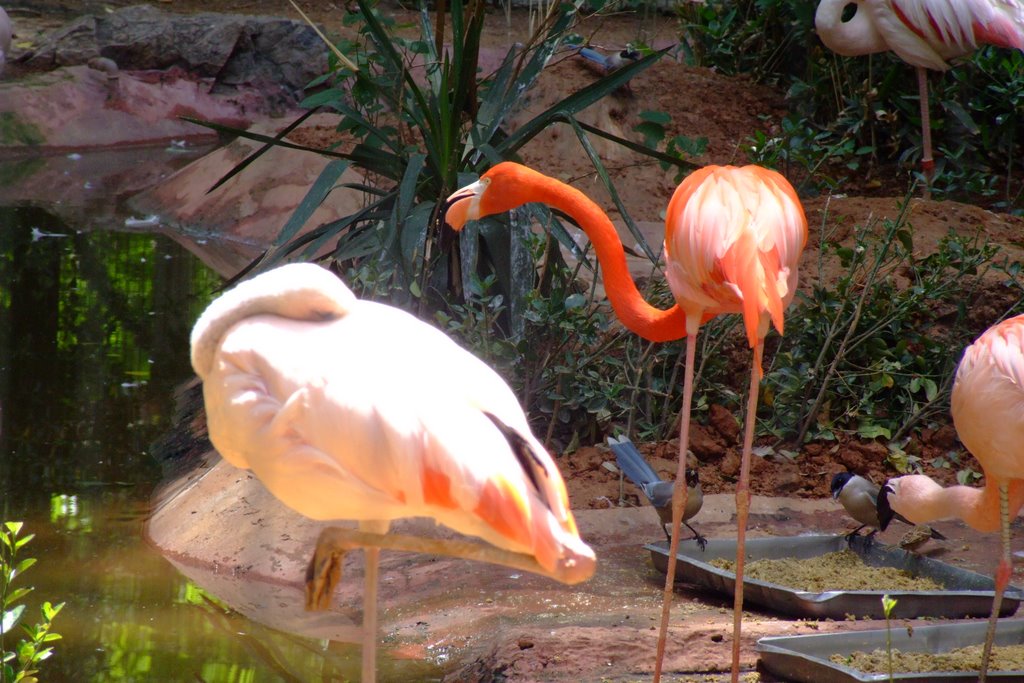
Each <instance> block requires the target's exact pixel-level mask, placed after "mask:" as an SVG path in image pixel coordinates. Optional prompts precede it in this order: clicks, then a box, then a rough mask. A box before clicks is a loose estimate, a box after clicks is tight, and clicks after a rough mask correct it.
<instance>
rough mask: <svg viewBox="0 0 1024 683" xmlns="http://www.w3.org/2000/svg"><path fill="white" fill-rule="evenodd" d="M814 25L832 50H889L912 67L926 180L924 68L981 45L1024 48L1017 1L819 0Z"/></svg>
mask: <svg viewBox="0 0 1024 683" xmlns="http://www.w3.org/2000/svg"><path fill="white" fill-rule="evenodd" d="M848 6H853V8H854V13H853V15H852V16H850V17H848V18H847V20H846V21H843V13H844V12H845V11H846V8H847V7H848ZM814 26H815V28H816V29H817V31H818V35H819V36H821V40H822V42H823V43H825V45H826V46H827V47H828V48H829V49H831V50H832V51H833V52H837V53H839V54H841V55H845V56H848V57H857V56H861V55H867V54H872V53H874V52H886V51H892V52H895V53H896V54H897V55H898V56H899V57H900V59H902V60H903V61H905V62H907V63H908V64H910V65H912V66H915V67H917V85H918V91H919V94H920V100H921V102H920V105H921V135H922V148H923V149H922V158H921V168H922V170H923V171H924V175H925V179H926V181H927V182H928V183H929V184H930V183H931V177H932V173H933V171H934V169H935V161H934V160H933V159H932V137H931V121H930V117H929V114H928V74H927V71H926V69H934V70H936V71H946V70H947V69H949V68H950V64H949V61H950V60H951V59H953V58H955V57H960V56H963V55H966V54H968V53H970V52H973V51H974V50H976V49H977V48H978V46H980V45H995V46H998V47H1009V48H1016V49H1018V50H1024V2H1022V1H1021V0H821V3H820V4H819V5H818V9H817V11H816V12H815V15H814Z"/></svg>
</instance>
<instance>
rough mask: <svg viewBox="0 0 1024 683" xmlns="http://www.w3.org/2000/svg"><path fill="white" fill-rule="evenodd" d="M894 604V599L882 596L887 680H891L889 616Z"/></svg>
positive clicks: (890, 626)
mask: <svg viewBox="0 0 1024 683" xmlns="http://www.w3.org/2000/svg"><path fill="white" fill-rule="evenodd" d="M895 606H896V599H895V598H890V597H889V596H888V595H883V596H882V611H883V612H885V651H886V652H887V653H888V655H889V680H890V681H891V680H893V672H892V625H891V624H890V623H889V618H890V617H891V616H892V609H893V607H895Z"/></svg>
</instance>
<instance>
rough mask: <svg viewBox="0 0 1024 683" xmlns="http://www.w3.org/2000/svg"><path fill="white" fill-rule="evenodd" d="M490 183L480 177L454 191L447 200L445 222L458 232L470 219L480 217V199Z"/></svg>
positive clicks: (445, 203)
mask: <svg viewBox="0 0 1024 683" xmlns="http://www.w3.org/2000/svg"><path fill="white" fill-rule="evenodd" d="M489 184H490V183H489V182H488V181H487V180H485V179H480V180H478V181H476V182H475V183H471V184H469V185H466V186H465V187H463V188H462V189H460V190H456V191H455V192H453V193H452V195H451V196H450V197H448V199H446V200H445V202H444V205H445V209H444V222H445V223H447V224H448V225H450V226H452V229H453V230H455V231H456V232H458V231H459V230H462V228H463V227H464V226H465V225H466V223H467V222H469V221H475V220H478V219H479V218H480V199H481V198H482V197H483V195H484V190H486V189H487V186H488V185H489Z"/></svg>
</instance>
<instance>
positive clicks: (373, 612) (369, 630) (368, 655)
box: [362, 546, 380, 683]
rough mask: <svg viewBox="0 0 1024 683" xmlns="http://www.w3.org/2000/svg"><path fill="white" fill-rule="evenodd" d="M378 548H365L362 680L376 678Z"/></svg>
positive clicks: (371, 680)
mask: <svg viewBox="0 0 1024 683" xmlns="http://www.w3.org/2000/svg"><path fill="white" fill-rule="evenodd" d="M379 567H380V548H374V547H372V546H370V547H367V548H366V570H365V571H366V574H365V576H364V579H363V629H362V630H363V673H362V680H363V681H366V683H373V682H374V681H376V680H377V583H378V569H379Z"/></svg>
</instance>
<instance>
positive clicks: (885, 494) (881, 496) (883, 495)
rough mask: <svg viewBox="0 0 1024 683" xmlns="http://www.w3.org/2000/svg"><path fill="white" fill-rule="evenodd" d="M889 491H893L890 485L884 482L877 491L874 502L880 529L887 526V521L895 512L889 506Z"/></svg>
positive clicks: (889, 520) (882, 529)
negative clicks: (876, 497)
mask: <svg viewBox="0 0 1024 683" xmlns="http://www.w3.org/2000/svg"><path fill="white" fill-rule="evenodd" d="M890 493H895V491H894V490H893V488H892V486H889V485H888V484H886V485H885V486H883V487H882V490H881V491H879V492H878V500H877V501H876V502H875V509H876V510H877V512H878V528H879V530H881V531H885V529H886V527H888V526H889V522H891V521H892V518H893V517H895V516H896V512H895V511H894V510H893V509H892V508H891V507H890V506H889V494H890Z"/></svg>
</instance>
